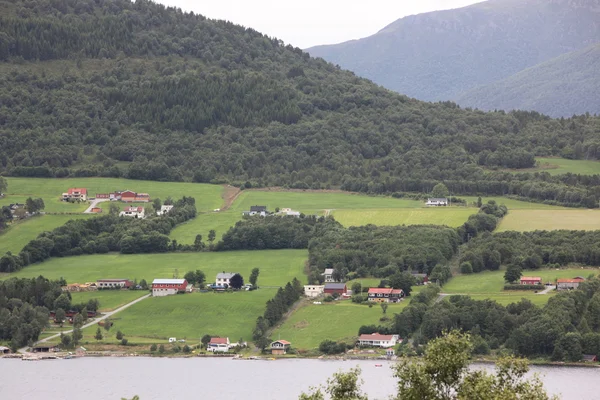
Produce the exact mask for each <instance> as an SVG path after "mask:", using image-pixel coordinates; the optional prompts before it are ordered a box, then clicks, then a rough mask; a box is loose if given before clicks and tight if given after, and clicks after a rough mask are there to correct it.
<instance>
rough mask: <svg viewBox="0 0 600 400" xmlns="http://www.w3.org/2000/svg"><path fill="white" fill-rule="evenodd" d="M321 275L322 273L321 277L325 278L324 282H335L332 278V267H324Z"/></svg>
mask: <svg viewBox="0 0 600 400" xmlns="http://www.w3.org/2000/svg"><path fill="white" fill-rule="evenodd" d="M321 275H323V277H324V278H325V282H326V283H328V282H335V279H333V268H326V269H325V272H323V273H322V274H321Z"/></svg>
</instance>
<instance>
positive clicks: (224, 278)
mask: <svg viewBox="0 0 600 400" xmlns="http://www.w3.org/2000/svg"><path fill="white" fill-rule="evenodd" d="M235 274H236V272H225V271H223V272H219V273H218V274H217V279H216V280H215V285H217V286H223V287H225V286H227V287H229V280H230V279H231V278H233V276H234V275H235Z"/></svg>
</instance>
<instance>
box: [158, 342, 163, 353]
mask: <svg viewBox="0 0 600 400" xmlns="http://www.w3.org/2000/svg"><path fill="white" fill-rule="evenodd" d="M158 352H159V353H160V354H163V353H164V352H165V345H164V344H161V345H160V346H158Z"/></svg>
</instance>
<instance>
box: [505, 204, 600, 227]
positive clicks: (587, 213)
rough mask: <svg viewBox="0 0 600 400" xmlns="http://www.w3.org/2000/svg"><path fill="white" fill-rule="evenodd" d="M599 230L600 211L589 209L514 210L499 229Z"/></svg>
mask: <svg viewBox="0 0 600 400" xmlns="http://www.w3.org/2000/svg"><path fill="white" fill-rule="evenodd" d="M558 229H568V230H586V231H591V230H598V229H600V211H598V210H588V209H570V210H569V209H567V210H513V211H510V210H509V213H508V215H507V216H506V217H504V218H503V219H502V222H500V225H499V226H498V228H497V231H498V232H503V231H520V232H525V231H536V230H558Z"/></svg>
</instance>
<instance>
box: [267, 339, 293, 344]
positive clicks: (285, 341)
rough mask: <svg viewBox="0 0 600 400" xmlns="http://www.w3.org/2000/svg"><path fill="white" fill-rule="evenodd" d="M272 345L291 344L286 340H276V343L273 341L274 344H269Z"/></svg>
mask: <svg viewBox="0 0 600 400" xmlns="http://www.w3.org/2000/svg"><path fill="white" fill-rule="evenodd" d="M274 343H281V344H285V345H287V344H291V343H290V342H288V341H287V340H276V341H274V342H273V343H271V344H274Z"/></svg>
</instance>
